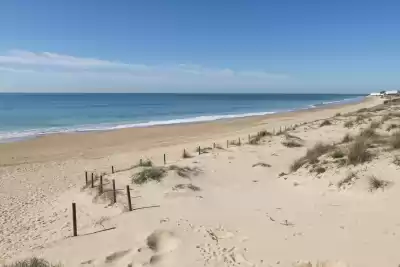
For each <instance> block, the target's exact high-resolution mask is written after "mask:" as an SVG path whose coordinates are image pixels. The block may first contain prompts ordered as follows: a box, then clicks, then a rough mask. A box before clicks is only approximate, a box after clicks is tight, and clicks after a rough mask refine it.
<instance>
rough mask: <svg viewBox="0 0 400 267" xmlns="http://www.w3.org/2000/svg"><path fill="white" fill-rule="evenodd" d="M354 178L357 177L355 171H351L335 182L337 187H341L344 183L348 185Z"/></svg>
mask: <svg viewBox="0 0 400 267" xmlns="http://www.w3.org/2000/svg"><path fill="white" fill-rule="evenodd" d="M355 179H358V177H357V175H356V173H355V172H352V171H351V172H350V173H349V174H347V176H346V177H345V178H343V179H342V180H340V181H339V182H338V183H337V187H338V188H342V187H343V186H344V185H350V184H351V183H352V182H353V181H354V180H355Z"/></svg>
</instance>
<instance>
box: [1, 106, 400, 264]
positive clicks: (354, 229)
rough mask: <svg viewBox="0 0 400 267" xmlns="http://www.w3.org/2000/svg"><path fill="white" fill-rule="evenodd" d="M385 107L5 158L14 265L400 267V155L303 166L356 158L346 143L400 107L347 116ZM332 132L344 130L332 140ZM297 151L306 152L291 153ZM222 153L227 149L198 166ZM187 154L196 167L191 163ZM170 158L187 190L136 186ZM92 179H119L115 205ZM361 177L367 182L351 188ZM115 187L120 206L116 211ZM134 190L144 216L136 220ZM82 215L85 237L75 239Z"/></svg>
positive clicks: (48, 143)
mask: <svg viewBox="0 0 400 267" xmlns="http://www.w3.org/2000/svg"><path fill="white" fill-rule="evenodd" d="M381 102H382V100H381V99H376V98H370V99H367V100H366V101H364V102H362V103H358V104H351V105H341V106H331V107H325V108H321V109H315V110H307V111H300V112H291V113H285V114H279V115H272V116H263V117H254V118H244V119H235V120H224V121H216V122H209V123H198V124H189V125H173V126H159V127H150V128H141V129H124V130H118V131H110V132H96V133H83V134H59V135H50V136H45V137H41V138H37V139H34V140H28V141H23V142H18V143H10V144H2V145H0V152H1V155H0V165H1V167H0V177H1V178H0V214H1V217H0V255H1V260H0V264H1V263H9V262H12V261H15V260H17V259H23V258H26V257H31V256H38V257H42V258H45V259H47V260H49V261H51V262H54V263H57V262H60V263H62V264H63V265H64V266H133V267H139V266H154V267H156V266H171V267H179V266H182V267H184V266H185V267H187V266H193V267H196V266H216V267H217V266H218V267H219V266H221V267H222V266H299V267H311V266H325V267H341V266H354V267H368V266H371V267H372V266H374V267H376V266H397V265H398V264H399V263H400V254H399V252H398V251H399V249H398V248H399V247H400V231H399V230H400V213H398V212H396V211H397V210H398V207H397V203H398V202H399V200H400V198H399V196H400V194H399V193H400V192H399V191H400V186H399V184H400V183H399V182H398V181H397V179H398V177H399V169H400V167H399V166H398V165H396V164H394V163H393V158H394V155H396V153H397V154H399V153H398V152H397V151H396V150H389V149H387V148H386V147H385V146H387V144H384V143H383V141H382V142H378V141H377V142H375V143H374V142H372V141H371V142H372V143H371V144H370V147H369V150H371V153H374V156H373V157H372V159H371V160H370V161H368V162H366V163H363V164H358V165H356V166H353V165H347V164H346V163H341V162H340V159H332V157H331V152H328V153H326V154H325V155H322V156H321V157H320V158H319V161H318V163H314V164H311V163H306V164H304V166H303V167H301V168H299V169H298V170H297V171H294V172H290V165H291V164H292V163H293V161H294V160H296V159H298V158H300V157H302V156H303V155H304V154H305V152H306V150H307V148H311V147H313V146H314V145H315V144H316V143H317V142H320V141H322V142H324V143H329V144H336V147H337V148H340V149H342V150H343V151H344V152H345V154H346V153H347V146H348V144H341V145H339V143H340V142H341V140H342V138H343V136H344V135H345V134H346V133H351V134H353V135H356V134H358V132H359V131H360V129H363V128H366V127H368V125H369V123H370V121H369V120H376V121H380V120H381V117H382V116H383V115H384V114H386V113H388V112H389V111H392V112H393V111H395V110H397V109H398V108H399V107H400V106H396V105H391V106H389V105H385V106H384V109H383V110H381V109H379V108H378V109H377V110H371V109H370V110H367V111H364V112H359V113H354V114H350V115H345V114H347V113H349V112H354V111H357V110H359V109H361V108H371V107H374V106H376V105H378V104H379V103H381ZM338 112H340V113H341V115H340V116H335V114H336V113H338ZM358 115H361V116H363V118H360V119H359V121H358V122H357V123H355V124H354V125H353V126H352V127H350V128H346V127H344V126H343V124H344V123H345V122H346V121H355V120H356V118H357V116H358ZM325 118H329V121H330V122H331V123H332V125H327V126H324V127H320V124H321V122H322V121H323V119H325ZM300 123H302V125H300V126H298V127H296V128H295V129H290V130H288V131H287V134H289V135H284V134H281V135H273V136H266V137H264V138H262V141H261V142H260V144H258V145H249V144H246V143H247V140H248V134H252V135H254V134H255V133H257V132H258V131H261V130H268V131H271V132H272V131H273V129H275V131H277V129H278V128H280V127H285V126H286V127H289V126H293V125H295V124H300ZM303 123H304V124H303ZM398 123H399V119H398V118H397V117H396V116H395V115H392V116H391V118H390V120H387V121H386V122H385V123H384V124H382V125H380V126H379V128H378V130H377V131H378V132H379V133H380V134H381V135H390V133H391V132H394V131H395V130H392V131H391V132H388V131H386V128H387V127H388V125H390V124H398ZM238 138H241V143H242V145H241V146H234V145H230V147H229V148H226V140H238ZM299 138H300V139H299ZM371 138H372V137H371ZM384 138H385V137H382V139H384ZM371 140H372V139H371ZM374 140H375V139H374ZM288 141H290V142H289V143H300V144H301V145H302V146H301V147H286V146H284V145H283V144H282V143H285V142H288ZM213 143H216V144H217V145H219V146H221V149H218V148H216V149H211V150H208V151H207V152H208V153H203V154H201V155H198V153H197V152H196V148H197V147H198V146H201V147H202V148H205V147H212V146H213ZM183 149H186V150H187V151H188V153H189V154H190V155H191V156H192V157H191V158H186V159H182V151H183ZM164 153H166V154H167V164H166V166H167V167H169V166H171V165H178V166H180V167H190V168H191V169H190V170H189V171H188V172H185V173H183V174H184V176H185V174H186V177H182V176H180V175H179V174H182V172H179V171H176V170H169V171H167V173H166V176H165V177H164V178H163V179H162V181H161V182H159V183H157V182H153V181H152V182H148V183H145V184H143V185H137V184H134V183H133V184H132V181H131V176H132V175H134V174H136V173H138V172H140V171H141V170H143V169H145V168H143V167H138V168H130V167H131V166H132V165H134V164H136V163H137V162H139V159H140V158H142V159H145V158H149V159H151V160H152V161H153V163H154V164H156V165H158V166H163V165H164V164H163V154H164ZM343 158H346V156H344V157H343ZM257 163H264V164H257ZM341 164H342V165H341ZM112 165H113V166H115V169H116V170H117V172H116V173H114V174H111V166H112ZM322 168H323V169H324V171H322ZM85 170H87V171H89V172H92V171H93V172H95V173H96V174H100V173H102V172H105V175H104V178H103V180H104V181H103V182H104V190H105V193H103V194H102V195H99V194H98V183H99V180H96V181H95V186H96V188H94V189H91V188H90V185H89V186H85V176H84V171H85ZM350 171H353V172H354V173H355V176H354V177H350V178H349V179H347V180H345V181H343V182H340V181H341V180H343V178H345V177H346V176H347V175H348V173H349V172H350ZM318 172H320V173H318ZM282 173H287V174H282ZM371 175H374V176H376V177H377V178H378V179H383V180H385V181H387V182H384V183H382V185H384V188H378V189H377V190H374V189H371V188H370V184H369V183H368V181H369V177H370V176H371ZM112 179H115V181H116V187H117V189H118V191H117V203H116V204H111V201H112V194H111V193H110V191H109V190H110V189H111V181H112ZM89 180H90V173H89ZM339 182H340V183H339ZM126 185H130V187H131V199H132V204H133V209H134V210H133V211H132V212H127V196H126V191H125V188H126ZM72 202H75V203H76V205H77V219H78V235H79V236H78V237H71V235H72V221H71V203H72ZM324 261H328V262H324ZM296 262H297V263H296Z"/></svg>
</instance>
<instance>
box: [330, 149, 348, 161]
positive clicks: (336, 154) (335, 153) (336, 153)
mask: <svg viewBox="0 0 400 267" xmlns="http://www.w3.org/2000/svg"><path fill="white" fill-rule="evenodd" d="M331 156H332V158H334V159H340V158H343V157H344V156H345V154H344V152H343V151H342V150H340V149H336V150H335V151H333V152H332V154H331Z"/></svg>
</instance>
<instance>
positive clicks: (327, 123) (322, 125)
mask: <svg viewBox="0 0 400 267" xmlns="http://www.w3.org/2000/svg"><path fill="white" fill-rule="evenodd" d="M328 125H332V122H331V121H330V120H324V121H323V122H322V123H321V124H320V125H319V127H324V126H328Z"/></svg>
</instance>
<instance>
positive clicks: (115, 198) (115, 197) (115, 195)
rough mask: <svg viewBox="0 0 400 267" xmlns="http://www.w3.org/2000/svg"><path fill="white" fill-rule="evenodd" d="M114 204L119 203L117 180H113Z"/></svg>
mask: <svg viewBox="0 0 400 267" xmlns="http://www.w3.org/2000/svg"><path fill="white" fill-rule="evenodd" d="M112 186H113V197H114V199H113V200H114V204H115V203H117V191H115V180H114V179H113V180H112Z"/></svg>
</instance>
